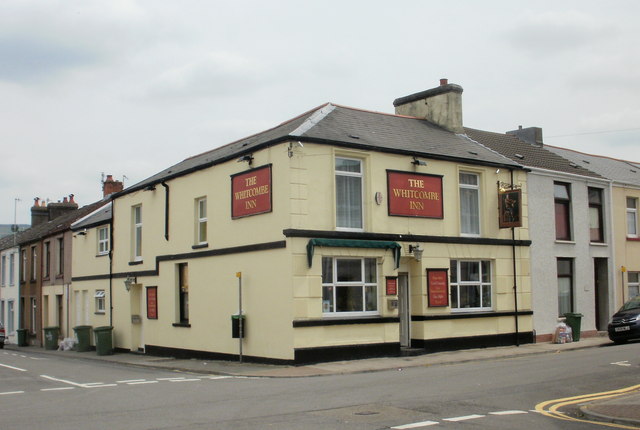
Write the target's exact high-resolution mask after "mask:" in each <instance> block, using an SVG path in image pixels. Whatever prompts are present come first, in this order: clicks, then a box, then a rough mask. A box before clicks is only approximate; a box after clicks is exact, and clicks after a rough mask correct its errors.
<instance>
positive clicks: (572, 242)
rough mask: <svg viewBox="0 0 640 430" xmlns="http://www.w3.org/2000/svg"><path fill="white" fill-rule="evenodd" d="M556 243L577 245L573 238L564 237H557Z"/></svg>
mask: <svg viewBox="0 0 640 430" xmlns="http://www.w3.org/2000/svg"><path fill="white" fill-rule="evenodd" d="M556 243H558V244H563V245H575V244H576V243H575V241H573V240H562V239H556Z"/></svg>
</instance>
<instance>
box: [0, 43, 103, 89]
mask: <svg viewBox="0 0 640 430" xmlns="http://www.w3.org/2000/svg"><path fill="white" fill-rule="evenodd" d="M97 60H98V59H97V56H96V55H95V53H92V52H89V51H87V50H84V49H81V48H78V47H71V46H65V45H61V44H57V43H55V42H49V41H44V40H38V39H26V38H18V37H13V38H12V37H3V38H0V79H2V80H6V81H11V82H28V81H39V80H47V79H50V78H53V77H55V76H56V75H57V74H59V73H60V72H62V71H64V70H66V69H70V68H74V67H78V66H82V65H86V64H91V63H95V62H96V61H97Z"/></svg>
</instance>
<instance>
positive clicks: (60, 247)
mask: <svg viewBox="0 0 640 430" xmlns="http://www.w3.org/2000/svg"><path fill="white" fill-rule="evenodd" d="M63 273H64V238H63V237H61V238H60V239H58V275H62V274H63Z"/></svg>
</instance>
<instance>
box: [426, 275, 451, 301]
mask: <svg viewBox="0 0 640 430" xmlns="http://www.w3.org/2000/svg"><path fill="white" fill-rule="evenodd" d="M448 278H449V274H448V271H447V269H427V290H428V291H429V306H430V307H442V306H449V282H448Z"/></svg>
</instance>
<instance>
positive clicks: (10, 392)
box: [0, 391, 24, 396]
mask: <svg viewBox="0 0 640 430" xmlns="http://www.w3.org/2000/svg"><path fill="white" fill-rule="evenodd" d="M9 394H24V391H6V392H4V393H0V396H8V395H9Z"/></svg>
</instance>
